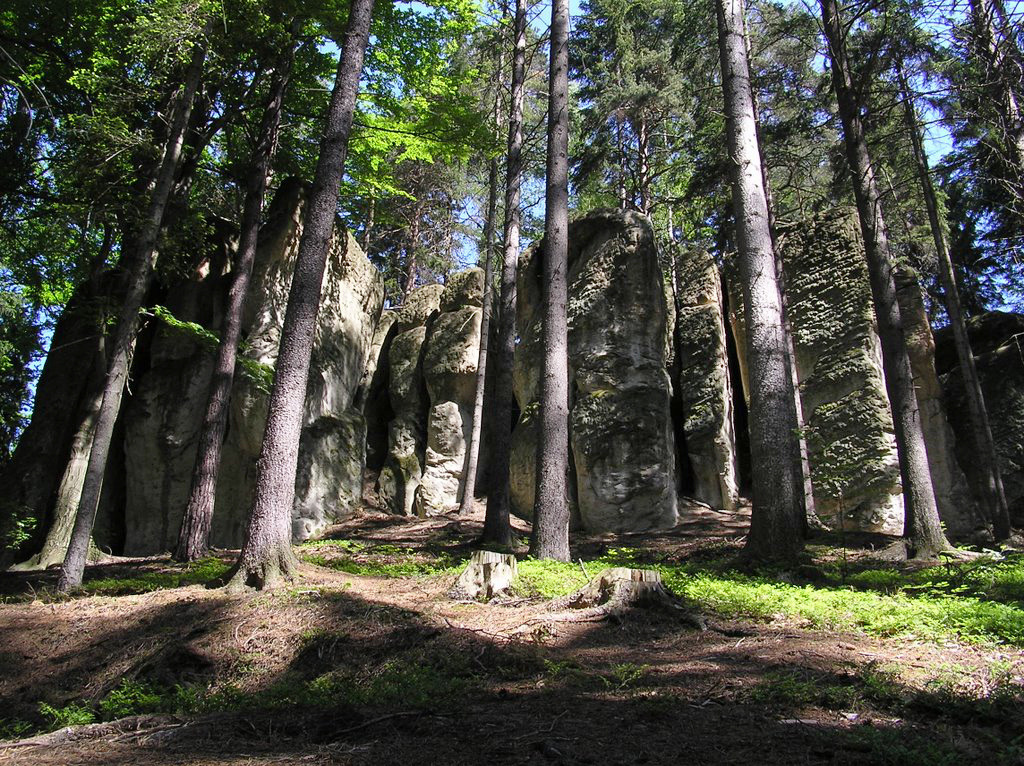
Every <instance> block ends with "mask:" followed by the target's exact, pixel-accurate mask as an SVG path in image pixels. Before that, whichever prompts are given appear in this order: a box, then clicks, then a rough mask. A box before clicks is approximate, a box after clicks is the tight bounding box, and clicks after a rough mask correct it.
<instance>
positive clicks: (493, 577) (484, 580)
mask: <svg viewBox="0 0 1024 766" xmlns="http://www.w3.org/2000/svg"><path fill="white" fill-rule="evenodd" d="M518 572H519V564H518V562H517V561H516V557H515V556H514V555H513V554H511V553H498V552H496V551H474V552H473V555H472V556H471V557H470V559H469V565H468V566H467V567H466V568H465V569H464V570H463V571H462V574H460V575H459V579H457V580H456V581H455V584H454V585H453V586H452V588H451V590H449V591H448V596H449V598H456V599H472V600H476V599H481V598H482V599H492V598H494V597H495V596H497V595H500V594H501V593H504V592H505V591H506V590H508V588H509V586H511V585H512V582H513V581H514V580H515V578H516V575H517V574H518Z"/></svg>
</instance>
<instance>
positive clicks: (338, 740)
mask: <svg viewBox="0 0 1024 766" xmlns="http://www.w3.org/2000/svg"><path fill="white" fill-rule="evenodd" d="M687 518H688V521H687V523H684V524H681V525H680V526H679V527H677V528H676V529H674V530H672V531H671V532H668V533H665V534H658V535H623V536H599V537H583V536H580V537H578V538H574V541H573V543H574V547H573V554H574V556H576V557H578V559H579V560H581V561H582V563H580V561H578V562H577V563H575V564H572V565H546V564H539V563H538V562H523V564H522V565H521V580H522V581H521V583H520V584H519V585H518V586H517V590H516V592H515V593H514V594H513V595H512V596H510V597H507V598H505V599H499V600H496V601H493V602H491V603H489V604H485V603H478V602H465V601H456V600H453V599H451V598H449V596H448V595H447V591H448V589H449V588H450V587H451V585H452V583H453V582H454V579H455V577H456V575H457V573H458V571H459V569H460V567H461V565H462V563H463V562H465V560H466V559H467V558H468V556H469V554H470V552H471V550H472V543H473V541H474V539H475V538H476V537H477V536H478V535H479V532H480V529H481V524H482V513H481V512H479V511H478V512H477V513H476V514H474V515H472V516H471V517H469V518H457V517H455V516H439V517H434V518H429V519H404V518H396V517H394V516H387V515H384V514H381V513H376V512H372V511H365V512H363V513H361V514H359V515H357V516H356V517H354V518H352V519H350V520H348V521H346V522H345V523H344V524H340V525H338V526H336V527H333V528H331V529H330V530H329V532H328V534H327V535H326V537H325V539H324V540H321V541H317V542H313V543H306V544H303V545H301V546H297V548H296V550H297V552H298V553H299V554H300V556H301V557H302V558H303V559H304V561H305V562H306V563H305V565H304V570H303V573H302V577H301V579H300V580H299V581H298V582H297V583H295V584H294V585H293V586H292V587H289V588H285V589H279V590H275V591H272V592H268V593H254V594H251V595H238V596H229V595H225V594H224V593H223V592H222V591H221V590H218V589H215V588H212V587H208V585H207V581H211V580H215V579H216V578H217V577H219V576H221V575H222V574H223V573H224V571H226V569H227V567H228V565H229V564H230V563H231V561H232V559H233V555H232V552H231V551H222V552H218V555H217V556H216V557H213V558H211V559H208V560H205V561H203V562H201V563H200V564H198V565H193V566H192V567H182V566H179V565H175V564H173V563H172V562H170V560H169V559H168V558H166V557H153V558H146V559H133V560H118V561H115V562H113V563H109V564H103V565H97V566H93V567H90V569H89V572H88V577H87V581H86V588H85V590H84V591H83V592H82V593H80V594H77V595H75V596H74V597H70V598H68V597H59V596H57V595H56V594H55V593H54V592H53V590H52V588H53V585H54V582H55V573H54V572H52V571H49V572H45V573H32V574H26V573H17V574H14V573H7V574H3V575H0V601H2V603H0V636H2V643H0V716H2V718H0V737H3V738H4V739H5V740H6V741H0V762H2V763H5V764H38V765H40V766H43V765H46V764H54V765H57V764H60V765H61V766H65V765H70V764H83V765H84V764H115V763H116V764H189V765H194V766H198V765H199V764H209V765H210V766H213V765H214V764H217V765H218V766H220V765H223V764H402V765H403V766H405V765H406V764H410V765H411V764H435V765H441V764H486V763H493V764H506V763H508V764H669V763H682V764H727V763H728V764H737V763H739V764H805V763H806V764H929V766H932V765H934V764H957V766H962V764H973V763H985V764H987V765H994V764H999V763H1007V764H1014V763H1018V764H1019V763H1024V652H1022V651H1021V649H1022V647H1024V564H1022V563H1021V562H1020V558H1019V557H1017V558H1014V557H1013V556H1010V557H1008V558H1007V559H1004V560H1003V562H1001V563H1000V562H996V563H990V564H980V563H977V562H975V563H972V564H968V565H959V564H957V565H954V564H946V565H945V566H939V567H935V568H933V569H929V570H921V569H917V568H912V567H908V566H907V564H906V562H899V561H889V560H888V559H890V558H894V557H893V556H892V555H891V554H892V551H893V550H894V548H893V547H892V546H889V547H887V545H888V544H889V543H892V542H893V541H892V540H886V539H883V538H870V537H861V538H857V539H853V538H846V539H844V540H839V541H838V542H837V540H836V539H833V538H827V539H825V540H824V541H819V542H816V543H815V544H814V545H812V546H810V552H809V554H808V557H807V560H806V562H805V563H804V564H803V565H801V567H799V568H797V569H796V570H794V571H781V572H780V571H774V572H764V571H760V572H754V571H750V570H745V569H744V568H743V566H742V563H740V562H739V560H738V558H737V554H738V553H739V551H740V549H741V547H742V540H743V535H744V533H745V530H746V524H747V518H746V516H745V515H744V514H743V513H737V514H727V513H716V512H712V511H707V510H704V511H699V510H694V511H693V512H692V513H690V514H689V515H688V517H687ZM524 529H525V528H524V527H523V526H522V525H518V531H519V532H520V533H521V534H525V533H524ZM840 543H845V546H843V545H840ZM896 558H898V557H896ZM1007 562H1009V563H1007ZM616 563H620V564H626V565H629V564H632V565H636V566H645V565H646V566H652V567H655V568H658V569H659V570H661V571H662V572H663V576H664V578H665V582H666V584H668V585H669V587H671V588H673V589H674V590H675V592H676V593H678V594H680V596H681V598H683V599H685V601H686V602H687V605H688V609H691V610H699V611H700V612H701V613H702V614H703V615H704V616H705V619H706V622H707V629H705V630H700V629H697V628H695V627H694V626H693V625H692V620H685V619H681V618H680V616H679V614H677V613H675V612H673V611H671V610H669V611H658V610H651V609H642V608H637V609H633V610H630V611H629V612H628V613H626V614H625V615H624V616H622V617H621V618H617V619H602V618H600V617H595V616H587V615H586V614H583V615H574V614H567V613H565V612H557V611H552V610H551V609H550V597H551V596H552V595H556V594H559V593H566V592H569V591H571V590H573V589H574V588H576V587H579V586H580V585H581V584H582V583H584V582H586V581H587V579H588V577H592V576H594V575H595V574H597V572H598V571H599V570H600V568H601V567H603V566H605V565H608V564H616ZM584 572H586V574H584ZM58 727H62V728H58ZM48 730H49V731H51V733H45V732H47V731H48Z"/></svg>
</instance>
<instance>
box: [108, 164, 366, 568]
mask: <svg viewBox="0 0 1024 766" xmlns="http://www.w3.org/2000/svg"><path fill="white" fill-rule="evenodd" d="M304 194H305V192H304V186H303V185H302V184H301V183H299V182H297V181H294V180H293V181H286V182H285V183H284V184H282V187H281V189H280V191H279V192H278V194H277V197H276V198H275V200H274V203H273V205H272V206H271V209H270V211H269V213H268V223H267V224H266V226H265V227H264V230H263V232H262V235H261V241H260V246H259V250H258V251H257V256H256V263H255V266H254V270H253V277H252V283H251V287H250V299H249V301H248V302H247V304H246V313H245V317H244V320H243V337H244V338H245V353H246V355H247V356H249V357H250V358H253V359H255V360H257V361H258V362H261V363H263V364H265V365H269V366H273V364H274V363H275V362H276V360H277V350H278V344H279V343H280V337H281V328H282V326H283V321H284V313H285V308H286V305H287V301H288V292H289V290H290V287H291V276H292V273H293V270H294V263H295V258H296V256H297V254H298V244H299V239H300V237H301V233H302V212H301V211H302V203H303V199H304ZM222 273H223V272H222V270H221V269H219V268H211V269H204V270H202V271H200V272H198V273H197V275H196V277H195V279H193V280H192V282H190V283H189V284H187V285H184V286H182V287H181V288H180V289H177V290H172V291H171V292H172V294H173V295H176V296H177V297H176V299H175V301H174V303H173V304H172V306H171V308H172V311H173V312H174V313H175V315H176V316H177V317H178V318H179V319H183V320H187V321H195V322H198V323H200V324H202V325H204V326H207V327H210V328H211V329H214V330H215V331H216V330H218V329H219V327H220V324H221V322H222V308H221V307H222V301H223V295H224V291H225V290H226V288H227V280H226V279H223V278H221V275H222ZM383 298H384V292H383V280H382V279H381V277H380V275H379V273H378V272H377V270H376V269H375V268H374V267H373V266H372V265H371V264H370V263H369V261H368V260H367V259H366V257H365V256H364V254H363V253H362V251H361V250H360V249H359V246H358V245H357V244H356V242H355V240H354V239H353V238H352V237H351V235H349V234H348V233H347V232H345V231H344V230H343V229H341V228H340V227H339V229H338V230H336V232H335V237H334V240H333V242H332V245H331V249H330V252H329V254H328V260H327V268H326V272H325V275H324V281H323V288H322V297H321V305H320V311H319V314H318V317H317V327H316V332H315V338H314V345H313V356H312V361H311V365H310V376H309V381H308V388H307V398H306V406H305V412H304V416H303V418H304V422H303V431H302V435H301V441H300V452H299V468H298V474H297V477H296V485H295V488H296V494H295V502H294V506H293V511H292V515H293V534H294V536H295V538H296V539H304V538H306V537H309V536H311V535H314V534H316V533H318V532H319V531H320V530H322V529H323V528H324V526H326V525H327V524H328V523H330V522H331V521H333V520H335V519H337V518H341V517H343V516H345V515H347V514H348V513H350V512H351V511H352V510H353V509H354V507H355V505H356V503H358V501H359V498H360V496H361V483H362V470H363V464H364V459H365V458H364V453H365V444H366V437H365V423H364V422H363V418H362V414H361V412H360V411H359V410H358V409H357V408H354V407H353V404H354V397H355V394H356V391H357V388H358V384H359V382H360V379H361V378H362V376H363V373H364V369H365V366H366V360H367V357H368V355H369V351H370V348H371V343H372V339H373V332H374V329H375V326H376V323H377V318H378V316H379V314H380V311H381V306H382V303H383ZM149 359H150V368H149V370H148V371H147V372H146V373H145V374H143V375H142V376H141V377H140V379H139V380H138V381H137V383H136V395H135V397H134V398H133V400H132V402H131V404H130V405H129V406H128V409H127V410H126V417H125V420H126V424H125V429H126V438H125V445H126V447H125V451H126V461H127V475H126V481H125V486H126V490H127V499H126V505H125V519H126V527H127V535H126V539H125V545H124V550H125V553H128V554H148V553H155V552H159V551H162V550H167V549H168V548H171V547H173V545H174V542H175V541H176V539H177V534H178V528H179V526H180V522H181V515H182V513H183V511H184V507H185V504H186V502H187V499H188V492H189V482H190V479H191V470H192V463H193V461H194V459H195V450H196V439H197V436H198V431H199V425H200V420H201V418H202V414H203V411H204V409H205V406H206V397H207V394H208V385H209V375H210V368H211V360H212V356H211V354H210V352H209V351H204V350H201V349H199V348H198V347H197V345H196V343H195V342H194V341H193V340H191V339H190V338H189V337H188V336H187V335H184V336H183V335H182V334H181V333H179V332H176V331H173V330H169V329H161V330H160V331H159V332H158V335H157V337H156V339H155V340H154V343H153V347H152V350H151V352H150V357H149ZM266 408H267V393H266V391H265V390H263V389H262V388H261V387H260V386H259V385H257V383H255V382H254V381H253V380H251V379H250V378H248V377H246V376H245V375H243V374H241V372H240V371H239V372H236V376H235V384H234V389H233V391H232V397H231V409H230V414H229V421H228V433H227V437H226V440H225V444H224V450H223V457H222V463H221V472H220V479H219V482H218V492H217V499H216V505H215V511H214V517H213V526H212V529H211V543H212V544H213V545H218V546H237V545H239V544H240V543H241V541H242V537H243V534H244V528H245V523H246V517H247V514H248V509H249V504H250V499H251V493H252V487H253V485H254V482H255V476H256V458H257V457H258V455H259V449H260V444H261V441H262V438H263V429H264V425H265V422H266Z"/></svg>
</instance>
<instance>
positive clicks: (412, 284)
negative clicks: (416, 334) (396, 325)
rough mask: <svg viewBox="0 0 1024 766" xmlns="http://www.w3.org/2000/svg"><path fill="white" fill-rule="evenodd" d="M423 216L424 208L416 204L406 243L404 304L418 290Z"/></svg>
mask: <svg viewBox="0 0 1024 766" xmlns="http://www.w3.org/2000/svg"><path fill="white" fill-rule="evenodd" d="M422 216H423V208H422V207H421V205H420V204H418V203H417V204H416V206H415V207H414V209H413V217H412V225H411V226H410V227H409V238H408V239H407V240H406V243H405V285H403V287H402V303H405V299H406V298H408V297H409V293H411V292H412V291H413V290H414V289H415V288H416V267H417V264H416V247H417V246H418V245H419V241H420V218H422Z"/></svg>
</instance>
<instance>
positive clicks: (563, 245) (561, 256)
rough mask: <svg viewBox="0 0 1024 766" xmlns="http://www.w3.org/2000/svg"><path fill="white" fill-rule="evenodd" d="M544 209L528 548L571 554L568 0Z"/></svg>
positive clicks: (557, 47)
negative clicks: (540, 354)
mask: <svg viewBox="0 0 1024 766" xmlns="http://www.w3.org/2000/svg"><path fill="white" fill-rule="evenodd" d="M548 83H549V85H548V87H549V89H550V93H549V95H548V157H547V191H546V195H545V197H546V198H545V214H544V252H543V256H542V257H543V259H544V319H543V323H544V324H543V336H542V337H543V344H544V369H543V373H542V375H541V380H540V416H539V420H538V424H539V434H540V438H539V439H538V441H537V496H536V500H535V502H534V507H533V534H532V536H531V538H530V553H531V554H532V555H533V556H535V557H537V558H539V559H556V560H558V561H568V560H569V503H568V493H567V491H566V484H565V479H566V471H567V469H568V462H569V353H568V346H569V343H568V326H567V318H566V308H567V281H568V279H567V273H566V272H567V271H568V258H569V236H568V235H569V2H568V0H552V4H551V65H550V75H549V77H548Z"/></svg>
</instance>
